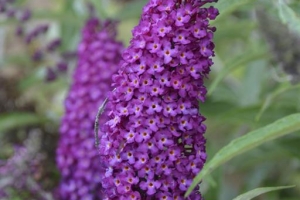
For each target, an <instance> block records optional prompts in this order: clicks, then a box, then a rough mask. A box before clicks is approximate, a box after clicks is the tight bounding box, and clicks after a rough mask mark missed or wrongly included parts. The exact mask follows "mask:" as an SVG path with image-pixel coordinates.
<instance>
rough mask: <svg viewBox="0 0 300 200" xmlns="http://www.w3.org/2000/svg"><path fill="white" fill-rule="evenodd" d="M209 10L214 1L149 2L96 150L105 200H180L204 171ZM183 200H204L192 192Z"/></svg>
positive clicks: (117, 80) (125, 56)
mask: <svg viewBox="0 0 300 200" xmlns="http://www.w3.org/2000/svg"><path fill="white" fill-rule="evenodd" d="M208 2H215V0H205V1H203V0H185V1H181V0H150V2H149V3H148V4H147V5H146V6H145V7H144V9H143V14H142V18H141V21H140V23H139V25H138V26H137V27H135V28H134V30H133V31H132V34H133V39H132V40H131V42H130V45H129V47H128V48H127V49H126V50H125V51H124V53H123V61H122V63H121V69H120V70H119V72H118V74H117V75H115V76H114V77H113V81H114V82H113V86H114V87H115V89H114V91H113V92H112V93H111V95H110V96H109V101H108V102H109V103H108V104H107V111H108V113H109V114H108V115H109V120H108V121H107V122H106V123H105V125H104V126H103V134H102V135H101V137H100V146H99V151H100V156H101V160H102V161H103V162H105V166H106V173H105V175H104V177H103V179H102V185H103V192H104V194H105V196H104V198H103V199H106V200H118V199H140V200H141V199H172V200H175V199H177V200H179V199H183V197H184V193H185V192H186V190H187V188H188V187H189V186H190V184H191V182H192V180H193V178H194V177H195V175H196V174H197V173H199V171H200V170H201V169H202V168H203V165H204V163H205V161H206V153H205V138H204V132H205V130H206V126H205V125H204V124H203V121H204V120H205V118H204V117H203V116H202V115H201V114H200V113H199V111H198V105H199V104H198V101H199V100H200V101H202V102H203V101H204V100H205V95H206V88H205V86H204V85H203V82H204V78H205V77H207V75H208V74H209V71H210V67H211V65H212V64H213V62H212V59H211V57H212V56H214V44H213V42H212V39H213V31H214V30H215V29H214V28H213V27H210V26H209V20H211V19H214V18H215V17H216V15H217V14H218V10H217V9H215V8H214V7H210V8H204V7H203V5H204V4H206V3H208ZM127 177H131V179H132V180H134V181H128V180H127V179H126V178H127ZM198 189H199V188H197V190H198ZM188 199H190V200H201V199H202V196H201V194H200V193H199V192H198V191H193V193H192V194H191V195H190V197H189V198H188Z"/></svg>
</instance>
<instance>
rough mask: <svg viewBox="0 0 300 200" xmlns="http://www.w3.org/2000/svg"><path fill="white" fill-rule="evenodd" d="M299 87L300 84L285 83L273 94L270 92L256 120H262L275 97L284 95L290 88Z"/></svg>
mask: <svg viewBox="0 0 300 200" xmlns="http://www.w3.org/2000/svg"><path fill="white" fill-rule="evenodd" d="M299 88H300V84H298V85H291V84H289V83H284V84H283V85H281V86H280V87H279V88H278V89H277V90H275V91H274V92H272V93H271V94H269V95H268V96H267V98H266V99H265V101H264V103H263V105H262V107H261V109H260V110H259V112H258V114H257V115H256V117H255V120H256V121H258V120H260V118H261V116H262V115H263V113H264V112H265V111H266V110H267V109H268V107H269V106H270V105H271V104H272V102H273V101H274V99H276V97H278V96H280V95H282V94H283V93H285V92H288V91H290V90H294V89H299Z"/></svg>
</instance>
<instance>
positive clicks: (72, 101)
mask: <svg viewBox="0 0 300 200" xmlns="http://www.w3.org/2000/svg"><path fill="white" fill-rule="evenodd" d="M103 24H104V22H103V23H101V22H100V21H99V20H98V19H96V18H92V19H90V20H88V22H87V23H86V25H85V27H84V28H83V30H82V39H81V42H80V44H79V47H78V64H77V68H76V69H75V72H74V75H73V84H72V86H71V89H70V91H69V94H68V97H67V99H66V101H65V116H64V117H63V119H62V124H61V128H60V133H61V135H60V141H59V145H58V149H57V157H56V160H57V165H58V168H59V170H60V172H61V184H60V187H59V194H60V199H70V200H71V199H74V200H75V199H86V200H102V199H103V198H102V194H101V183H100V180H101V176H102V175H104V174H105V171H103V168H102V167H101V160H100V158H99V155H98V152H97V149H96V148H95V146H94V131H93V130H94V121H95V116H96V113H97V109H98V107H99V106H100V105H101V104H102V102H103V101H104V99H105V98H106V97H107V95H108V92H109V91H111V90H112V89H113V88H112V87H111V76H112V74H113V73H115V72H116V71H117V69H118V68H117V66H118V64H119V61H120V60H121V51H122V49H123V46H122V44H121V43H119V42H117V41H116V39H115V35H116V33H115V27H114V26H110V27H104V26H103ZM65 67H66V65H65V63H59V65H58V66H57V68H58V70H60V71H61V70H64V69H65ZM104 120H105V119H104ZM100 124H103V123H100ZM115 162H118V158H116V160H115ZM107 173H109V172H107ZM132 181H133V182H136V179H132Z"/></svg>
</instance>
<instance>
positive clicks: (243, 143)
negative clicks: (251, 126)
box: [185, 114, 300, 197]
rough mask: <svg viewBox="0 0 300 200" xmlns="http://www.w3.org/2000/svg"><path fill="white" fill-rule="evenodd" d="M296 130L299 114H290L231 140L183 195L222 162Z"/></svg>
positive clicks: (299, 118)
mask: <svg viewBox="0 0 300 200" xmlns="http://www.w3.org/2000/svg"><path fill="white" fill-rule="evenodd" d="M298 130H300V114H292V115H289V116H287V117H284V118H282V119H279V120H277V121H275V122H273V123H272V124H269V125H267V126H265V127H262V128H259V129H257V130H254V131H251V132H249V133H247V134H246V135H244V136H242V137H239V138H237V139H235V140H233V141H231V142H230V143H229V144H228V145H227V146H225V147H223V148H222V149H221V150H219V151H218V152H217V153H216V154H215V156H214V157H213V158H212V159H211V160H210V161H209V162H208V163H206V165H204V168H203V169H202V170H201V172H200V173H199V174H198V175H197V176H196V177H195V178H194V180H193V183H192V184H191V186H190V187H189V189H188V191H187V192H186V194H185V197H187V196H188V195H189V194H190V193H191V192H192V191H193V189H194V188H195V187H196V186H197V185H198V184H199V183H200V181H201V180H202V179H203V177H205V176H206V175H208V174H210V173H211V172H212V171H213V170H214V169H216V168H217V167H219V166H220V165H222V164H223V163H225V162H227V161H229V160H230V159H232V158H234V157H235V156H237V155H240V154H242V153H244V152H246V151H249V150H251V149H253V148H255V147H257V146H259V145H261V144H263V143H265V142H268V141H270V140H273V139H276V138H278V137H281V136H284V135H286V134H289V133H292V132H295V131H298Z"/></svg>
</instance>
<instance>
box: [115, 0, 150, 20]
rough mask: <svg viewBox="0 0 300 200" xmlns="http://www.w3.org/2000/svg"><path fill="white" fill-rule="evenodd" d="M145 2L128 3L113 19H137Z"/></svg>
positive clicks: (144, 0)
mask: <svg viewBox="0 0 300 200" xmlns="http://www.w3.org/2000/svg"><path fill="white" fill-rule="evenodd" d="M147 2H148V1H147V0H138V1H133V2H131V3H128V4H126V5H125V6H124V8H123V9H122V10H121V11H120V12H119V13H118V14H117V16H115V17H116V18H117V19H120V20H126V19H131V18H136V17H139V16H140V15H141V13H142V8H143V7H144V6H145V5H146V3H147Z"/></svg>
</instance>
